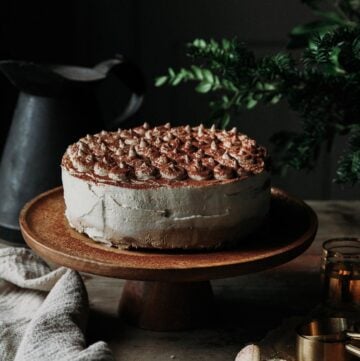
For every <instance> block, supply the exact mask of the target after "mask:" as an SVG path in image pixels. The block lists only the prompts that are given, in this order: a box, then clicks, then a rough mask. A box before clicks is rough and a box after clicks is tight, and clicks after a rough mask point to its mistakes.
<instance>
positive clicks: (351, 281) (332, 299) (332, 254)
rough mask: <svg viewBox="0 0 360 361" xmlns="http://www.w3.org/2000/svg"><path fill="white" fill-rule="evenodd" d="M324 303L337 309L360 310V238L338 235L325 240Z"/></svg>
mask: <svg viewBox="0 0 360 361" xmlns="http://www.w3.org/2000/svg"><path fill="white" fill-rule="evenodd" d="M320 273H321V279H322V302H323V304H324V305H325V306H327V307H330V308H332V309H334V310H337V311H343V312H358V313H359V312H360V239H359V238H334V239H330V240H328V241H326V242H324V243H323V252H322V258H321V270H320Z"/></svg>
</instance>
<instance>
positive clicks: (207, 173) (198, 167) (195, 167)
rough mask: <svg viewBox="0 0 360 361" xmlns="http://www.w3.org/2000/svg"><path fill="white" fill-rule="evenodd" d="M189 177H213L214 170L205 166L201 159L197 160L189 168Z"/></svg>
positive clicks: (197, 178)
mask: <svg viewBox="0 0 360 361" xmlns="http://www.w3.org/2000/svg"><path fill="white" fill-rule="evenodd" d="M187 173H188V176H189V178H191V179H193V180H196V181H202V180H207V179H210V178H212V172H211V170H210V169H209V168H206V167H204V166H203V165H202V164H201V162H200V161H195V162H194V163H192V164H191V165H190V166H189V167H188V168H187Z"/></svg>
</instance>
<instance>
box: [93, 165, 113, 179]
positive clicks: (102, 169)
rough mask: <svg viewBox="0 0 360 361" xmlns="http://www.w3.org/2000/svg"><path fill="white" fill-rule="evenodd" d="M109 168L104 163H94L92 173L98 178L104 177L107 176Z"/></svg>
mask: <svg viewBox="0 0 360 361" xmlns="http://www.w3.org/2000/svg"><path fill="white" fill-rule="evenodd" d="M110 169H111V167H110V165H109V164H106V163H104V162H95V165H94V173H95V174H96V175H98V176H100V177H106V176H107V175H108V174H109V171H110Z"/></svg>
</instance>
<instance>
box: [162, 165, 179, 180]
mask: <svg viewBox="0 0 360 361" xmlns="http://www.w3.org/2000/svg"><path fill="white" fill-rule="evenodd" d="M159 171H160V175H161V176H162V177H163V178H164V179H169V180H181V179H184V178H185V177H186V171H185V169H184V168H182V167H180V166H178V165H175V164H173V163H170V164H165V165H162V166H160V167H159Z"/></svg>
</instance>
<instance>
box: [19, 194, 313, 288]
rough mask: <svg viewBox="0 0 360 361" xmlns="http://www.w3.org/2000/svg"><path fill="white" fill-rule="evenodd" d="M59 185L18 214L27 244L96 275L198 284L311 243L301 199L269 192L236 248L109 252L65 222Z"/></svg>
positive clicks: (269, 262)
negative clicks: (263, 215) (266, 209)
mask: <svg viewBox="0 0 360 361" xmlns="http://www.w3.org/2000/svg"><path fill="white" fill-rule="evenodd" d="M64 210H65V204H64V200H63V190H62V187H58V188H55V189H52V190H50V191H48V192H45V193H43V194H40V195H39V196H37V197H36V198H34V199H33V200H32V201H30V202H29V203H27V204H26V205H25V207H24V208H23V210H22V211H21V214H20V227H21V231H22V233H23V236H24V238H25V240H26V242H27V244H28V245H29V246H30V247H31V248H32V249H33V250H34V251H35V252H36V253H37V254H39V255H40V256H41V257H42V258H44V259H45V260H48V261H51V262H54V263H56V264H59V265H63V266H66V267H69V268H72V269H75V270H78V271H83V272H88V273H92V274H97V275H103V276H109V277H117V278H124V279H132V280H146V281H149V280H150V281H166V282H181V281H203V280H210V279H215V278H225V277H231V276H236V275H241V274H246V273H251V272H256V271H261V270H264V269H267V268H270V267H273V266H276V265H279V264H282V263H285V262H287V261H290V260H291V259H293V258H295V257H297V256H298V255H300V254H301V253H302V252H304V251H305V250H306V249H307V248H308V247H309V245H310V244H311V242H312V241H313V239H314V237H315V234H316V230H317V224H318V222H317V217H316V214H315V213H314V211H313V210H312V209H311V208H310V207H309V206H308V205H306V204H305V203H304V202H303V201H301V200H299V199H297V198H295V197H293V196H290V195H289V194H287V193H286V192H284V191H282V190H280V189H276V188H273V189H272V199H271V210H270V215H269V218H268V221H267V223H266V224H265V225H264V227H263V228H262V229H261V230H259V232H257V234H255V235H253V236H252V237H250V238H249V239H247V240H244V241H241V242H239V246H238V247H237V248H236V249H228V250H218V251H211V252H210V251H208V252H179V251H177V252H175V251H172V252H156V251H133V250H119V249H116V248H109V247H106V246H103V245H101V244H99V243H96V242H94V241H92V240H91V239H90V238H89V237H87V236H86V235H84V234H80V233H78V232H76V231H74V230H73V229H71V228H70V226H69V225H68V223H67V220H66V218H65V216H64Z"/></svg>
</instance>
